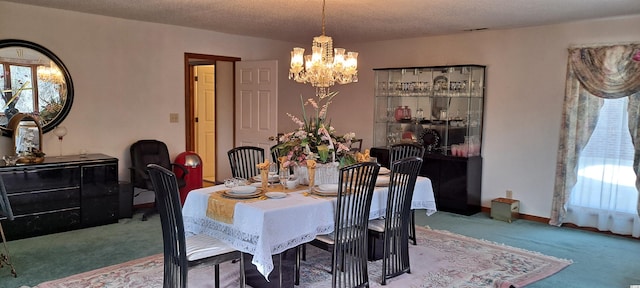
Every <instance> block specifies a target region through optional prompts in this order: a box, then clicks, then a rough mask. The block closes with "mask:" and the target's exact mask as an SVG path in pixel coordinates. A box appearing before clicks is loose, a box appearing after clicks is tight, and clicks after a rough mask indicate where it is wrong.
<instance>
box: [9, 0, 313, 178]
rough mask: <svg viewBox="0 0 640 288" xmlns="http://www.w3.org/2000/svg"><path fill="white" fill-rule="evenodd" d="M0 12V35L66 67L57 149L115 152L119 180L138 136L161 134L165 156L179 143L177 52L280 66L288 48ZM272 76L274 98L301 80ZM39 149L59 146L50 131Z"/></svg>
mask: <svg viewBox="0 0 640 288" xmlns="http://www.w3.org/2000/svg"><path fill="white" fill-rule="evenodd" d="M0 11H3V13H2V17H0V27H2V28H1V29H0V39H9V38H11V39H21V40H27V41H32V42H35V43H38V44H40V45H42V46H44V47H46V48H48V49H49V50H51V51H52V52H53V53H55V54H56V55H57V56H58V57H59V58H60V59H61V60H62V61H63V62H64V63H65V65H66V66H67V68H68V69H69V71H70V73H71V77H72V79H73V83H74V86H75V98H74V102H73V107H72V109H71V111H70V113H69V115H68V117H67V118H66V119H65V120H64V121H63V123H62V124H61V125H64V126H66V127H67V129H68V131H69V132H68V134H67V136H65V137H64V140H63V143H64V148H63V150H62V152H63V154H65V155H69V154H78V153H79V152H80V150H81V149H86V150H88V151H89V153H104V154H107V155H110V156H114V157H117V158H119V159H120V163H119V164H120V167H119V168H120V179H121V180H127V179H128V178H129V173H128V170H127V169H128V167H129V165H130V159H129V158H130V157H129V150H128V149H129V145H131V143H133V142H135V141H136V140H138V139H147V138H148V139H159V140H161V141H164V142H165V143H167V145H168V146H169V151H170V153H171V154H172V156H175V155H177V154H179V153H181V152H183V151H184V150H185V122H184V120H185V119H184V116H185V113H184V111H185V108H184V87H185V86H184V64H183V61H184V53H185V52H188V53H200V54H211V55H221V56H230V57H240V58H242V60H265V59H276V60H278V61H279V65H285V66H282V67H281V68H280V70H281V71H287V70H288V68H287V66H288V65H289V62H288V61H289V60H288V58H289V55H290V54H289V51H290V50H291V48H292V47H293V46H295V45H294V44H292V43H285V42H280V41H272V40H265V39H260V38H252V37H243V36H236V35H229V34H223V33H216V32H210V31H205V30H198V29H190V28H183V27H176V26H170V25H162V24H154V23H145V22H139V21H131V20H123V19H118V18H112V17H104V16H97V15H92V14H84V13H77V12H70V11H63V10H57V9H48V8H42V7H36V6H29V5H21V4H15V3H7V2H0ZM279 81H280V82H281V83H283V84H282V85H280V93H281V97H286V96H287V95H297V94H299V92H298V91H297V90H296V89H298V88H301V87H298V88H296V89H294V86H293V85H290V86H287V85H286V84H287V82H289V80H288V79H287V74H285V73H283V74H281V75H280V79H279ZM305 88H306V87H305ZM230 108H231V109H232V107H230ZM169 113H178V114H179V115H180V117H179V118H180V119H179V123H169ZM0 138H2V139H0V155H5V154H7V153H8V151H10V147H11V142H10V141H9V139H8V138H6V137H0ZM43 150H44V152H45V153H47V154H48V155H58V154H59V153H60V152H59V143H58V140H57V138H56V137H55V136H54V135H53V133H46V134H45V135H44V142H43ZM222 161H227V160H226V158H224V159H222ZM225 163H227V162H225ZM227 165H228V164H227Z"/></svg>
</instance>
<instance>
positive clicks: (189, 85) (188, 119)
mask: <svg viewBox="0 0 640 288" xmlns="http://www.w3.org/2000/svg"><path fill="white" fill-rule="evenodd" d="M240 60H241V59H240V58H239V57H229V56H218V55H208V54H197V53H184V110H185V113H184V114H185V116H184V119H185V121H184V122H185V123H184V125H185V149H186V150H185V151H195V149H196V143H195V133H196V125H195V121H194V118H195V115H196V112H195V95H194V94H195V91H194V85H193V81H192V79H193V77H194V74H193V67H194V66H198V65H215V64H216V62H217V61H227V62H233V70H234V71H233V75H234V76H233V77H234V83H235V67H236V65H235V62H237V61H240ZM216 87H217V86H216ZM233 89H234V95H235V85H234V88H233ZM234 105H235V99H234ZM233 125H235V123H234V124H233ZM217 126H218V122H217V121H216V131H217ZM216 134H217V133H216ZM234 138H235V135H234ZM217 139H218V137H217V135H216V144H217Z"/></svg>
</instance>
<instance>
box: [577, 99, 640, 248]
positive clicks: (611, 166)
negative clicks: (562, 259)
mask: <svg viewBox="0 0 640 288" xmlns="http://www.w3.org/2000/svg"><path fill="white" fill-rule="evenodd" d="M628 102H629V101H628V97H624V98H618V99H605V100H604V103H603V106H602V108H601V109H600V111H599V117H598V121H597V124H596V126H595V129H594V131H593V133H592V134H591V137H590V139H589V142H587V144H586V146H585V147H584V149H583V150H582V153H581V154H580V157H579V158H578V166H577V168H578V171H577V182H576V185H575V186H574V187H573V189H572V190H571V194H570V197H569V202H568V203H567V205H566V206H567V213H566V218H565V222H567V223H574V224H576V225H578V226H585V227H594V228H598V230H601V231H611V232H614V233H618V234H623V235H633V236H634V237H638V236H640V217H638V213H637V212H636V207H637V206H636V203H638V190H637V189H636V187H635V179H636V175H635V173H634V171H633V157H634V148H633V144H632V140H631V136H630V135H629V133H628V132H627V131H629V125H628V121H627V119H628V113H627V109H626V107H627V106H628Z"/></svg>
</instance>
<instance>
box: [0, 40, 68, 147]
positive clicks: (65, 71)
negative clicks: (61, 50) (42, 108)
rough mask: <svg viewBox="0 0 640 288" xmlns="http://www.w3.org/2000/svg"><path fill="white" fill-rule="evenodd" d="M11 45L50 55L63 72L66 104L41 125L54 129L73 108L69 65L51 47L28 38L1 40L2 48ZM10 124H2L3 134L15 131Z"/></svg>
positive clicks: (10, 135) (0, 126) (6, 134)
mask: <svg viewBox="0 0 640 288" xmlns="http://www.w3.org/2000/svg"><path fill="white" fill-rule="evenodd" d="M11 47H22V48H27V49H32V50H34V51H36V52H38V53H40V54H43V55H44V56H47V57H49V59H50V60H51V61H53V62H54V63H55V64H56V65H57V66H58V68H59V69H60V71H61V72H62V75H63V76H64V80H65V82H66V83H65V84H66V90H67V96H66V98H67V99H66V101H65V103H64V106H63V107H62V109H61V110H60V113H58V115H57V116H56V117H55V118H53V120H51V121H50V122H48V123H46V124H45V125H42V126H41V129H42V133H46V132H49V131H51V130H53V129H54V128H55V127H56V126H58V125H60V123H62V121H63V120H64V119H65V118H66V117H67V115H68V114H69V111H70V110H71V106H72V104H73V96H74V95H73V94H74V90H73V81H72V80H71V74H70V73H69V70H68V69H67V66H65V65H64V63H62V60H60V58H58V56H56V55H55V54H54V53H53V52H51V51H50V50H49V49H47V48H45V47H43V46H41V45H39V44H36V43H34V42H30V41H26V40H18V39H3V40H0V49H3V48H11ZM14 117H15V116H14ZM8 120H9V123H10V122H11V119H8ZM8 125H9V124H7V127H5V126H2V125H0V129H1V130H2V135H3V136H7V137H12V134H13V131H12V130H11V129H10V127H8Z"/></svg>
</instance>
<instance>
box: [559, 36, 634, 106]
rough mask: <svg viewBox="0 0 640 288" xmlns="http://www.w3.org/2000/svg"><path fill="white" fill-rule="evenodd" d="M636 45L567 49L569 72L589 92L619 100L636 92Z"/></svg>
mask: <svg viewBox="0 0 640 288" xmlns="http://www.w3.org/2000/svg"><path fill="white" fill-rule="evenodd" d="M638 53H640V43H635V44H619V45H609V46H599V47H578V48H570V49H569V69H571V70H572V72H573V73H574V76H575V77H576V78H577V79H578V81H579V82H580V84H581V85H582V86H583V87H584V88H585V89H586V90H587V91H589V93H591V94H593V95H594V96H597V97H601V98H610V99H615V98H620V97H624V96H629V95H633V94H635V93H637V92H640V62H638V61H636V60H634V57H635V55H638Z"/></svg>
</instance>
